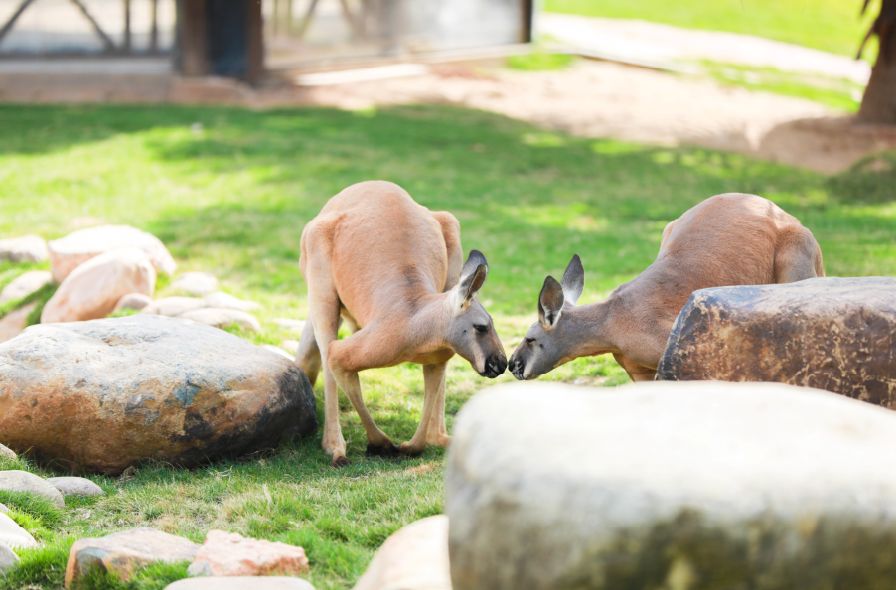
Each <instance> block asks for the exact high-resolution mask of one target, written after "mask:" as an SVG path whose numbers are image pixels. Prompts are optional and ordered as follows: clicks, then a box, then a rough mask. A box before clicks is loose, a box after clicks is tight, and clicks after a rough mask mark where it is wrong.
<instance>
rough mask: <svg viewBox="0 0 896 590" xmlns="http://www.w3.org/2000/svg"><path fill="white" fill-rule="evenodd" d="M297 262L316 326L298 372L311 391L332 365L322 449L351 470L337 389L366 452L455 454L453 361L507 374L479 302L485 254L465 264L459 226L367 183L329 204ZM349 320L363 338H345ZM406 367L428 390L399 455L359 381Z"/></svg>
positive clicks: (385, 185) (302, 348)
mask: <svg viewBox="0 0 896 590" xmlns="http://www.w3.org/2000/svg"><path fill="white" fill-rule="evenodd" d="M299 264H300V266H301V268H302V273H303V274H304V276H305V281H306V282H307V283H308V306H309V315H310V318H309V321H308V322H306V324H305V329H304V332H303V333H302V339H301V342H300V344H299V351H298V355H297V357H296V363H297V364H298V365H299V367H300V368H301V369H302V370H304V371H305V373H306V374H307V375H308V377H309V379H310V380H311V382H312V383H313V382H314V381H315V380H316V378H317V374H318V372H319V370H320V369H321V367H323V370H324V396H325V398H324V408H325V424H324V437H323V448H324V450H325V451H326V452H327V453H328V454H329V455H331V456H332V458H333V465H334V466H341V465H344V464H346V463H347V459H346V456H345V455H346V453H345V451H346V449H345V439H344V438H343V436H342V428H341V427H340V424H339V398H338V390H337V385H338V387H339V388H340V389H342V390H343V391H344V392H345V393H346V395H347V396H348V398H349V399H350V400H351V402H352V404H353V405H354V407H355V410H357V412H358V415H359V416H360V417H361V423H362V424H363V425H364V430H365V431H366V433H367V441H368V446H367V451H368V453H370V454H391V453H394V452H396V451H399V452H402V453H407V454H416V453H420V452H422V451H423V449H424V448H425V446H426V445H427V444H435V445H439V446H447V445H448V444H449V442H450V437H449V436H448V432H447V430H446V428H445V365H446V364H447V362H448V359H450V358H451V357H452V356H453V355H454V354H455V353H456V354H459V355H460V356H462V357H463V358H465V359H466V360H468V361H469V362H470V364H471V365H472V366H473V368H474V369H475V370H476V371H477V372H478V373H479V374H481V375H483V376H488V377H497V376H498V375H500V374H502V373H503V372H504V370H505V369H506V368H507V357H506V356H505V354H504V348H503V346H502V344H501V340H500V339H499V338H498V335H497V334H496V333H495V327H494V323H493V322H492V318H491V316H489V314H488V312H486V310H485V308H484V307H483V306H482V305H481V304H480V303H479V302H478V301H477V300H476V297H475V296H476V293H477V292H478V291H479V289H480V288H481V287H482V284H483V283H484V282H485V278H486V275H487V274H488V263H487V262H486V259H485V256H483V255H482V253H481V252H479V251H477V250H473V251H472V252H471V253H470V256H469V258H468V259H467V261H466V263H463V255H462V250H461V245H460V224H459V223H458V221H457V219H456V218H455V217H454V216H453V215H451V214H450V213H447V212H442V211H430V210H429V209H427V208H425V207H422V206H420V205H418V204H417V203H416V202H414V200H413V199H412V198H411V197H410V195H408V193H407V192H405V191H404V189H402V188H401V187H399V186H397V185H395V184H392V183H390V182H382V181H370V182H362V183H359V184H355V185H352V186H350V187H348V188H346V189H345V190H343V191H342V192H341V193H339V194H338V195H336V196H335V197H333V198H332V199H330V201H329V202H328V203H327V204H326V205H325V206H324V208H323V209H322V210H321V212H320V213H319V214H318V216H317V217H315V218H314V219H312V220H311V221H310V222H308V225H306V226H305V229H304V231H302V255H301V259H300V263H299ZM343 318H344V319H345V321H346V323H347V324H348V325H349V327H350V328H351V329H352V331H353V332H354V333H353V334H352V335H351V336H349V337H348V338H346V339H344V340H337V336H336V333H337V330H338V329H339V326H340V323H341V319H343ZM403 362H413V363H420V364H421V365H423V382H424V390H425V393H424V398H423V414H422V416H421V420H420V425H419V427H418V428H417V432H416V434H414V436H413V438H412V439H411V440H410V441H409V442H407V443H404V444H402V445H401V446H400V447H397V448H396V447H395V445H393V444H392V441H391V440H389V437H387V436H386V435H385V434H384V433H383V431H381V430H380V429H379V428H378V427H377V425H376V423H375V422H374V421H373V418H372V417H371V415H370V412H369V411H368V410H367V407H366V406H365V405H364V399H363V398H362V396H361V383H360V380H359V378H358V373H359V372H360V371H364V370H365V369H373V368H377V367H389V366H392V365H397V364H398V363H403Z"/></svg>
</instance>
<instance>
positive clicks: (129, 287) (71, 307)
mask: <svg viewBox="0 0 896 590" xmlns="http://www.w3.org/2000/svg"><path fill="white" fill-rule="evenodd" d="M155 287H156V271H155V269H154V268H153V266H152V264H151V263H150V261H149V259H148V258H147V257H146V254H145V253H144V252H143V251H142V250H140V249H137V248H122V249H118V250H111V251H109V252H105V253H103V254H100V255H99V256H95V257H93V258H91V259H90V260H88V261H87V262H85V263H84V264H81V265H80V266H78V268H76V269H75V270H74V271H73V272H72V273H71V274H70V275H68V277H67V278H66V279H65V280H64V281H63V282H62V284H61V285H59V289H57V290H56V293H55V294H54V295H53V297H52V298H51V299H50V300H49V301H48V302H47V304H46V305H45V306H44V310H43V313H42V314H41V320H40V321H41V323H43V324H47V323H53V322H75V321H83V320H94V319H98V318H103V317H106V316H107V315H109V314H110V313H112V310H113V309H115V304H116V303H118V300H119V299H121V298H122V297H123V296H124V295H127V294H129V293H143V294H144V295H152V293H153V291H154V290H155Z"/></svg>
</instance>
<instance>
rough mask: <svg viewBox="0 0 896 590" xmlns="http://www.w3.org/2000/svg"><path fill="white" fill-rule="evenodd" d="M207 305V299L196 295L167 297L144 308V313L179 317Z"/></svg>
mask: <svg viewBox="0 0 896 590" xmlns="http://www.w3.org/2000/svg"><path fill="white" fill-rule="evenodd" d="M203 307H206V304H205V301H203V300H202V299H197V298H196V297H165V298H163V299H158V300H156V301H154V302H152V303H151V304H150V305H147V306H146V307H145V308H143V313H151V314H155V315H164V316H168V317H177V316H179V315H181V314H183V313H186V312H188V311H193V310H195V309H202V308H203Z"/></svg>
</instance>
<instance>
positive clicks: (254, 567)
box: [189, 530, 308, 576]
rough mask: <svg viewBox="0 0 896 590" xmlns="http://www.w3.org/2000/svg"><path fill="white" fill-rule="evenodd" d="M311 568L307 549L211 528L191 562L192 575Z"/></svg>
mask: <svg viewBox="0 0 896 590" xmlns="http://www.w3.org/2000/svg"><path fill="white" fill-rule="evenodd" d="M307 572H308V558H307V557H306V556H305V550H304V549H302V548H301V547H296V546H295V545H287V544H286V543H275V542H271V541H264V540H261V539H249V538H246V537H243V536H242V535H238V534H236V533H228V532H226V531H218V530H212V531H209V532H208V536H207V537H206V539H205V543H204V544H203V545H202V547H200V548H199V551H197V552H196V558H195V559H194V560H193V563H191V564H190V569H189V574H190V575H191V576H267V575H278V574H279V575H291V576H296V575H299V574H305V573H307Z"/></svg>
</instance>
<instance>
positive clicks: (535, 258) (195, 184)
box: [0, 106, 896, 590]
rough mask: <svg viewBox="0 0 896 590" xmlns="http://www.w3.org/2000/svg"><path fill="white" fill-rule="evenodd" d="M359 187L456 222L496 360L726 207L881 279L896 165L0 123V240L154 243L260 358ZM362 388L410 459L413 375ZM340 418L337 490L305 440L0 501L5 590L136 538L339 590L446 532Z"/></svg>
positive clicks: (292, 124)
mask: <svg viewBox="0 0 896 590" xmlns="http://www.w3.org/2000/svg"><path fill="white" fill-rule="evenodd" d="M369 178H385V179H390V180H394V181H396V182H398V183H400V184H402V185H403V186H405V187H406V188H407V189H408V190H409V191H410V192H411V194H412V195H414V196H415V197H416V198H417V199H418V200H419V201H420V202H421V203H423V204H424V205H426V206H428V207H431V208H434V209H449V210H451V211H453V212H454V213H455V214H456V215H457V216H458V218H459V219H460V221H461V223H462V226H463V240H464V246H465V248H467V249H470V248H474V247H475V248H478V249H481V250H482V251H484V252H485V253H486V255H487V256H488V259H489V262H490V268H491V271H490V275H489V279H488V281H487V282H486V285H485V287H484V289H483V292H482V299H483V301H484V303H485V304H486V306H487V307H488V308H489V309H490V310H491V311H492V313H493V315H494V316H495V320H496V325H497V327H498V331H499V333H500V334H501V335H502V337H503V338H504V340H505V343H506V346H507V347H508V348H512V347H513V346H515V345H516V343H517V342H518V341H519V339H520V337H521V336H522V335H523V334H524V332H525V329H526V327H527V326H528V324H529V323H530V322H531V321H533V319H534V317H535V299H536V295H537V292H538V289H539V287H540V285H541V282H542V279H543V278H544V275H545V274H547V273H554V274H555V276H556V275H557V274H558V273H561V272H562V270H563V268H564V266H565V264H566V262H567V261H568V260H569V257H570V255H571V254H572V253H574V252H578V253H579V254H581V255H582V257H583V260H584V263H585V268H586V275H587V277H586V289H585V293H584V294H583V296H582V302H591V301H596V300H598V299H599V298H600V297H602V296H604V295H605V294H606V293H607V292H608V291H609V290H611V289H612V288H613V287H615V286H616V285H618V284H619V283H621V282H623V281H626V280H629V279H631V278H632V277H633V276H635V275H636V274H637V273H638V272H639V271H641V270H642V269H643V268H644V267H645V266H646V265H647V264H649V263H650V261H651V260H652V259H653V257H654V256H655V254H656V250H657V248H658V245H659V239H660V233H661V231H662V229H663V227H664V225H665V224H666V222H668V221H669V220H671V219H674V218H675V217H677V216H678V215H679V214H681V213H682V212H683V211H684V210H685V209H687V208H688V207H690V206H692V205H694V204H696V203H697V202H699V201H700V200H702V199H704V198H706V197H707V196H709V195H712V194H716V193H720V192H725V191H745V192H755V193H759V194H762V195H765V196H767V197H769V198H772V199H773V200H775V201H777V202H778V203H779V204H781V205H782V206H783V207H785V208H786V209H787V210H789V211H790V212H792V213H794V214H796V215H797V216H799V217H800V218H801V219H802V220H803V222H804V223H806V224H807V225H808V226H809V227H810V228H811V229H812V230H813V231H814V232H815V234H816V236H817V237H818V239H819V241H820V242H821V245H822V247H823V249H824V252H825V260H826V263H827V267H828V271H829V273H830V274H835V275H838V274H839V275H866V274H896V240H894V237H893V236H894V233H893V230H894V227H896V197H894V193H893V188H892V187H893V186H896V163H894V162H893V160H892V159H891V157H890V156H887V157H882V158H878V159H875V160H873V161H869V162H866V163H863V164H862V166H860V167H858V168H857V169H856V170H854V171H851V172H849V173H847V174H844V175H841V176H839V177H835V178H826V177H823V176H820V175H817V174H814V173H811V172H806V171H802V170H797V169H793V168H789V167H785V166H780V165H775V164H769V163H764V162H758V161H753V160H750V159H748V158H745V157H741V156H737V155H730V154H723V153H718V152H713V151H708V150H702V149H684V148H682V149H672V148H658V147H644V146H639V145H633V144H627V143H620V142H617V141H606V140H594V139H583V138H576V137H572V136H569V135H566V134H562V133H554V132H549V131H545V130H542V129H539V128H536V127H533V126H531V125H528V124H523V123H520V122H517V121H514V120H511V119H507V118H504V117H501V116H498V115H493V114H487V113H483V112H477V111H470V110H463V109H457V108H449V107H444V106H407V107H400V108H390V109H385V110H367V111H363V112H344V111H337V110H327V109H295V110H272V111H263V112H253V111H247V110H241V109H230V108H189V107H168V106H165V107H50V106H46V107H23V106H0V186H3V194H2V196H0V199H2V202H3V207H4V215H3V216H2V218H0V235H16V234H22V233H31V232H36V233H40V234H42V235H44V236H46V237H48V238H53V237H57V236H60V235H63V234H65V233H66V232H69V231H71V230H72V229H75V228H77V227H81V226H84V225H87V224H90V223H97V222H100V221H108V222H125V223H131V224H134V225H137V226H139V227H141V228H144V229H146V230H149V231H151V232H153V233H155V234H156V235H158V236H159V237H160V238H161V239H162V240H163V241H165V242H166V243H167V244H168V246H169V247H170V249H171V251H172V253H173V254H174V256H175V258H176V259H177V260H178V261H179V263H180V268H181V270H208V271H211V272H213V273H215V274H217V276H218V277H219V278H220V279H221V281H222V284H223V287H224V289H225V290H227V291H229V292H231V293H233V294H234V295H237V296H240V297H244V298H247V299H252V300H255V301H258V302H259V303H260V304H261V305H262V311H260V312H259V314H258V315H259V317H260V319H261V320H262V325H263V330H262V332H261V333H260V334H258V335H253V336H251V338H252V339H253V340H254V341H256V342H259V343H267V342H270V343H278V342H280V341H281V340H282V339H284V338H290V337H292V338H295V337H296V335H295V334H292V333H290V332H289V331H288V330H285V329H283V328H280V327H278V326H277V325H276V324H274V322H273V321H272V320H273V319H274V318H277V317H292V318H304V317H305V313H306V300H305V286H304V283H303V282H302V279H301V277H300V274H299V271H298V266H297V259H298V245H299V235H300V232H301V230H302V227H303V225H304V224H305V222H307V221H308V220H309V219H311V217H313V216H314V215H315V214H316V213H317V211H318V210H319V209H320V207H321V206H322V205H323V203H324V202H325V201H326V200H327V198H329V196H331V195H333V194H334V193H336V192H337V191H339V190H340V189H342V188H343V187H345V186H346V185H348V184H350V183H353V182H356V181H359V180H363V179H369ZM2 270H3V269H0V271H2ZM162 292H163V293H165V292H166V287H165V286H164V285H163V287H162ZM548 378H550V379H559V380H565V381H578V382H585V383H593V384H603V385H614V384H618V383H623V382H625V381H626V380H627V378H626V377H625V375H624V374H623V373H622V372H621V371H620V369H619V368H618V367H616V366H615V364H614V363H613V361H612V359H609V358H599V359H580V360H578V361H575V362H573V363H570V364H569V365H567V366H564V367H562V368H561V369H559V370H557V371H555V372H554V373H552V374H551V375H549V376H548ZM502 379H503V380H509V379H510V378H509V377H508V376H505V377H503V378H502ZM362 380H363V383H364V386H365V397H366V399H367V400H368V401H369V405H370V407H371V410H372V412H373V414H374V416H375V418H376V419H377V421H378V422H379V423H380V425H381V426H382V427H383V429H384V430H385V431H386V432H387V433H389V434H391V435H392V436H393V437H394V438H395V439H396V440H406V439H407V438H409V437H410V436H411V435H412V434H413V431H414V429H415V427H416V423H417V419H418V417H419V414H420V406H421V401H422V376H421V372H420V370H419V368H416V367H412V366H407V365H404V366H399V367H395V368H392V369H385V370H379V371H371V372H368V374H365V375H363V376H362ZM492 383H494V382H492V381H487V380H484V379H482V378H480V377H478V376H477V375H476V374H475V373H474V372H473V371H472V370H471V369H470V368H469V367H468V366H467V365H466V364H465V363H463V362H460V361H457V360H455V361H452V363H451V365H450V370H449V377H448V391H449V394H448V413H449V428H450V426H451V423H452V421H453V417H454V415H455V414H456V413H457V411H458V410H459V409H460V407H461V406H462V405H463V404H464V402H466V401H467V400H468V399H469V398H470V396H472V395H473V394H474V393H475V392H476V391H477V390H479V389H480V388H482V387H484V386H487V385H491V384H492ZM318 389H319V388H318ZM343 409H344V410H345V413H344V415H343V424H344V427H345V429H346V437H347V439H348V441H349V458H350V459H351V460H352V464H351V465H350V466H349V467H347V468H346V469H344V470H339V471H337V470H333V469H332V468H330V466H329V462H328V460H327V458H326V457H325V456H324V454H323V452H322V451H321V450H320V448H319V440H318V439H317V438H316V437H315V438H314V439H312V440H305V441H297V442H294V443H290V444H286V445H284V446H283V447H282V448H280V449H279V450H277V451H276V452H275V453H272V454H270V455H267V456H256V457H253V458H250V459H246V460H244V461H225V462H220V463H216V464H213V465H210V466H207V467H203V468H200V469H196V470H192V471H186V470H182V469H174V468H170V467H168V466H165V465H156V464H151V465H145V466H142V467H141V468H140V469H138V470H137V471H136V473H134V474H132V476H130V477H128V478H124V479H111V478H106V477H96V478H94V479H95V481H97V482H98V483H99V484H100V485H101V486H102V487H103V488H104V489H105V490H106V491H107V493H108V495H107V496H105V497H103V498H99V499H89V500H81V501H75V502H70V503H69V506H68V507H67V508H66V509H64V510H61V511H59V510H55V509H53V510H51V509H49V508H48V507H47V506H43V505H38V504H34V503H28V502H23V501H22V500H21V499H16V498H6V499H4V498H0V502H6V500H7V499H8V500H9V505H10V507H11V508H13V509H14V511H15V514H16V518H17V519H18V520H19V521H20V522H22V523H23V524H25V525H26V526H28V527H31V528H32V529H34V530H35V533H36V534H38V536H40V538H41V539H42V540H43V541H44V542H45V543H46V546H45V547H44V548H42V549H39V550H30V551H23V552H22V553H21V556H22V560H23V561H22V565H21V566H20V567H19V568H18V569H16V570H14V571H13V572H12V573H11V574H10V576H9V577H8V578H6V579H0V589H2V590H19V589H21V588H23V587H25V588H58V587H59V586H60V584H61V580H62V576H63V572H64V567H65V560H66V556H67V551H68V547H69V546H70V544H71V542H73V540H74V539H75V538H79V537H83V536H87V535H101V534H104V533H108V532H112V531H116V530H120V529H122V528H126V527H132V526H141V525H149V526H156V527H159V528H161V529H164V530H166V531H169V532H172V533H177V534H181V535H185V536H187V537H189V538H191V539H193V540H194V541H200V540H202V539H203V537H204V535H205V534H206V533H207V532H208V530H209V529H212V528H223V529H227V530H232V531H235V532H239V533H242V534H245V535H252V536H257V537H263V538H267V539H272V540H277V541H284V542H288V543H295V544H299V545H302V546H303V547H305V549H306V551H307V552H308V555H309V558H310V561H311V564H312V573H311V576H310V579H311V581H312V582H313V583H314V584H315V586H316V587H317V588H318V589H320V590H326V589H336V588H347V587H350V586H351V585H352V583H353V582H354V581H355V580H356V579H357V578H358V577H359V576H360V574H361V573H362V572H363V571H364V569H365V567H366V566H367V564H368V562H369V560H370V558H371V556H372V555H373V552H374V550H375V549H376V548H377V546H378V545H379V544H380V543H381V542H382V541H383V540H384V539H385V538H386V537H387V536H388V535H389V534H390V533H391V532H392V531H394V530H396V529H397V528H399V527H400V526H402V525H404V524H407V523H409V522H411V521H413V520H416V519H419V518H422V517H425V516H429V515H432V514H437V513H439V512H440V511H441V510H442V503H443V498H442V493H443V487H442V464H443V458H444V454H443V452H442V451H440V450H436V449H430V450H428V451H427V452H426V453H425V454H424V455H423V456H422V457H420V458H417V459H413V460H405V461H400V460H394V461H393V460H382V459H367V458H365V457H364V456H363V450H364V447H365V441H364V437H363V431H362V429H361V428H360V424H359V421H358V419H357V417H356V415H355V414H354V413H353V412H352V411H350V409H349V405H348V403H347V402H344V403H343ZM15 467H18V468H27V469H31V470H35V471H38V472H40V473H47V472H46V471H43V470H42V469H40V468H39V467H37V466H34V465H31V464H27V463H25V462H23V461H21V460H20V461H18V462H9V461H7V462H4V461H2V460H0V469H3V468H15ZM179 575H182V570H180V569H178V568H177V567H175V568H173V569H171V568H169V569H165V570H164V571H156V570H152V571H149V572H146V573H145V575H144V576H143V577H142V578H141V579H140V580H139V581H137V582H135V583H134V584H135V585H133V587H135V588H137V587H139V588H161V587H163V586H164V583H165V582H166V581H168V580H169V579H172V578H173V577H177V576H179ZM96 584H98V587H108V588H112V587H118V586H116V585H115V584H113V583H112V582H109V581H108V580H97V581H96ZM29 585H30V586H29Z"/></svg>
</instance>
